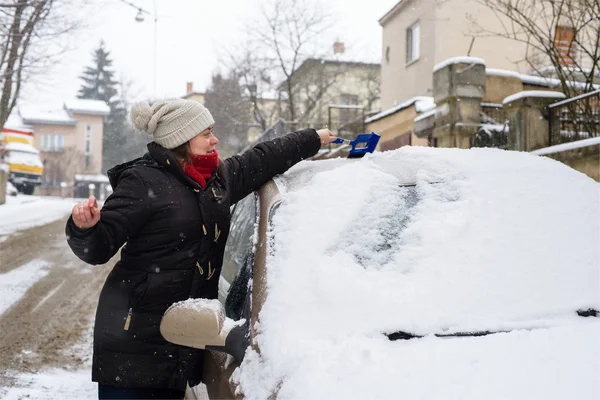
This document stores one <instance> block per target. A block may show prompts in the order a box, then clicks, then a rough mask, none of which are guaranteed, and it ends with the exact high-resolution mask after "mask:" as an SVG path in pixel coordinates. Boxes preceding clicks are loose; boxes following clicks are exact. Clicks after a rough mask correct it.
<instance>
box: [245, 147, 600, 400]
mask: <svg viewBox="0 0 600 400" xmlns="http://www.w3.org/2000/svg"><path fill="white" fill-rule="evenodd" d="M322 163H323V164H317V163H302V164H301V165H298V166H296V167H294V168H292V170H290V171H289V172H288V173H287V174H286V175H285V176H284V177H282V178H281V179H280V183H282V184H286V185H287V186H286V189H285V191H284V192H283V198H284V204H283V205H282V206H281V207H280V208H279V210H278V212H277V213H276V214H275V216H274V218H273V235H272V237H273V238H274V239H273V243H272V244H271V250H270V252H269V253H270V258H269V260H268V266H267V267H268V277H267V279H268V280H267V287H268V297H267V300H266V302H265V304H264V305H263V308H262V312H261V314H260V327H258V328H259V334H258V335H257V336H256V341H257V343H258V344H259V346H260V351H261V352H260V355H259V354H257V353H255V352H254V351H252V350H248V352H247V355H246V358H245V360H244V362H243V364H242V368H240V369H239V370H238V371H237V373H236V376H235V379H236V380H237V381H239V382H240V385H241V386H240V387H241V390H242V391H243V392H244V394H245V395H246V396H247V397H248V398H251V399H264V398H267V397H268V396H269V395H270V394H271V393H272V392H273V391H275V390H277V388H279V392H278V393H279V397H280V398H344V399H364V398H398V397H399V396H400V395H402V394H405V396H406V397H407V398H421V399H439V398H461V399H479V398H489V397H490V396H489V395H490V394H493V395H494V396H496V397H497V398H511V399H520V398H523V399H525V398H533V397H535V398H570V397H572V396H571V395H572V394H573V393H571V389H574V388H577V390H578V393H577V396H576V397H578V398H584V399H588V398H589V399H592V398H593V399H595V398H597V396H598V394H599V389H598V386H597V385H596V384H595V383H594V382H595V378H594V376H597V375H598V373H600V361H599V360H600V357H599V356H600V344H598V341H597V337H598V334H599V333H600V329H599V324H598V323H597V322H594V323H589V320H586V319H583V318H581V317H577V316H576V313H575V311H576V310H578V309H588V308H595V309H600V296H599V294H598V293H600V272H599V269H598V265H600V255H599V252H598V243H599V242H600V237H599V232H600V229H599V223H600V222H599V221H600V216H599V213H600V200H599V199H600V197H599V194H600V191H599V186H598V184H597V183H596V182H594V181H593V180H591V179H589V178H587V177H586V176H584V175H583V174H580V173H578V172H577V171H574V170H572V169H571V168H568V167H566V166H565V165H563V164H560V163H558V162H555V161H553V160H550V159H545V158H539V157H534V156H532V155H530V154H527V153H518V152H508V151H502V150H496V149H472V150H459V149H431V148H418V147H404V148H402V149H399V150H395V151H392V152H385V153H378V154H374V155H367V156H366V157H365V158H363V159H361V160H358V161H355V160H330V161H324V162H322ZM317 165H322V166H323V168H322V170H319V168H317ZM297 175H300V177H298V176H297ZM304 183H308V185H307V186H305V187H303V188H302V189H301V190H300V189H299V188H300V187H302V186H303V184H304ZM401 183H415V184H416V185H415V186H408V187H403V186H400V184H401ZM316 204H318V207H316V206H315V205H316ZM316 210H318V212H317V211H316ZM593 320H595V319H593ZM595 321H597V320H595ZM515 329H525V330H523V331H513V332H511V333H507V334H495V335H490V336H486V337H482V338H472V337H470V338H452V339H441V338H438V337H434V336H431V335H432V334H448V333H458V332H473V331H493V332H497V331H511V330H515ZM398 331H403V332H409V333H412V334H417V335H423V336H425V338H423V339H413V340H408V341H402V340H400V341H390V340H388V338H387V337H386V336H385V335H384V334H385V333H388V334H389V333H393V332H398Z"/></svg>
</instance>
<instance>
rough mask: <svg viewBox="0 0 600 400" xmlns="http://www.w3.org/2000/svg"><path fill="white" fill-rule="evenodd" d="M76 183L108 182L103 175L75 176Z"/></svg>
mask: <svg viewBox="0 0 600 400" xmlns="http://www.w3.org/2000/svg"><path fill="white" fill-rule="evenodd" d="M75 180H76V181H86V182H108V181H109V180H108V176H106V175H103V174H75Z"/></svg>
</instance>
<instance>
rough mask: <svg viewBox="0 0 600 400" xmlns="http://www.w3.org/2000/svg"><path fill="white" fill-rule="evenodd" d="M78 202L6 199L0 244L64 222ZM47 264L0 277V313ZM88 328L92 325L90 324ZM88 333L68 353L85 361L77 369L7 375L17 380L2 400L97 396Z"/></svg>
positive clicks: (64, 399)
mask: <svg viewBox="0 0 600 400" xmlns="http://www.w3.org/2000/svg"><path fill="white" fill-rule="evenodd" d="M79 200H80V199H72V198H68V199H63V198H57V197H41V196H26V195H22V194H19V195H17V196H7V197H6V204H3V205H1V206H0V241H1V240H2V239H3V238H4V239H5V238H6V237H8V236H9V235H11V234H14V233H15V232H17V231H19V230H22V229H27V228H31V227H34V226H40V225H44V224H47V223H49V222H53V221H55V220H58V219H66V217H67V216H68V215H69V214H70V212H71V209H72V208H73V206H74V205H75V203H76V202H77V201H79ZM47 264H48V263H47V262H45V261H43V260H33V261H31V262H30V263H27V264H25V265H23V266H20V267H18V268H15V269H13V270H11V271H10V272H8V273H5V274H0V294H1V295H0V314H2V313H3V312H4V311H6V310H7V309H8V308H9V307H10V306H11V305H12V304H14V303H15V302H17V301H18V300H19V299H20V298H21V297H22V296H23V295H24V294H25V292H26V291H27V290H28V289H29V288H30V287H31V286H32V285H34V284H35V283H36V282H37V281H38V280H40V279H41V278H43V277H44V276H45V275H46V274H47V273H48V271H47V270H46V266H47ZM89 326H90V329H91V327H92V326H93V323H92V322H91V321H90V324H89ZM91 336H92V334H91V331H89V332H88V333H87V334H86V335H84V343H77V344H75V345H74V347H73V349H70V350H68V351H69V352H71V353H73V354H75V355H78V356H79V357H80V358H81V359H84V360H88V361H86V365H84V366H83V367H82V369H79V370H66V369H59V368H53V369H48V370H44V371H41V372H38V373H36V374H11V372H10V371H7V374H8V375H11V376H14V377H15V378H16V379H17V382H16V384H15V387H12V388H1V387H0V397H2V399H6V400H13V399H14V400H17V399H25V398H26V399H30V400H45V399H49V398H53V399H61V400H78V399H94V398H97V397H98V389H97V384H96V383H93V382H92V381H91V364H90V361H89V359H90V353H91V348H92V345H91Z"/></svg>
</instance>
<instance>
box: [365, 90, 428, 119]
mask: <svg viewBox="0 0 600 400" xmlns="http://www.w3.org/2000/svg"><path fill="white" fill-rule="evenodd" d="M413 104H414V105H415V108H416V110H417V112H426V111H429V110H431V109H432V108H435V102H434V101H433V97H429V96H416V97H413V98H412V99H409V100H406V101H405V102H403V103H400V104H398V105H395V106H394V107H392V108H388V109H387V110H383V111H382V112H380V113H379V114H375V115H373V116H372V117H369V118H367V119H365V124H368V123H370V122H373V121H377V120H378V119H382V118H384V117H387V116H389V115H392V114H395V113H397V112H398V111H400V110H403V109H405V108H408V107H410V106H412V105H413Z"/></svg>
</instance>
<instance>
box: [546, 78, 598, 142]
mask: <svg viewBox="0 0 600 400" xmlns="http://www.w3.org/2000/svg"><path fill="white" fill-rule="evenodd" d="M548 108H549V110H550V138H549V140H550V143H549V145H550V146H553V145H556V144H561V143H568V142H574V141H577V140H581V139H589V138H593V137H598V136H600V90H596V91H594V92H590V93H586V94H582V95H580V96H577V97H573V98H571V99H567V100H563V101H559V102H558V103H554V104H552V105H550V106H549V107H548Z"/></svg>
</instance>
